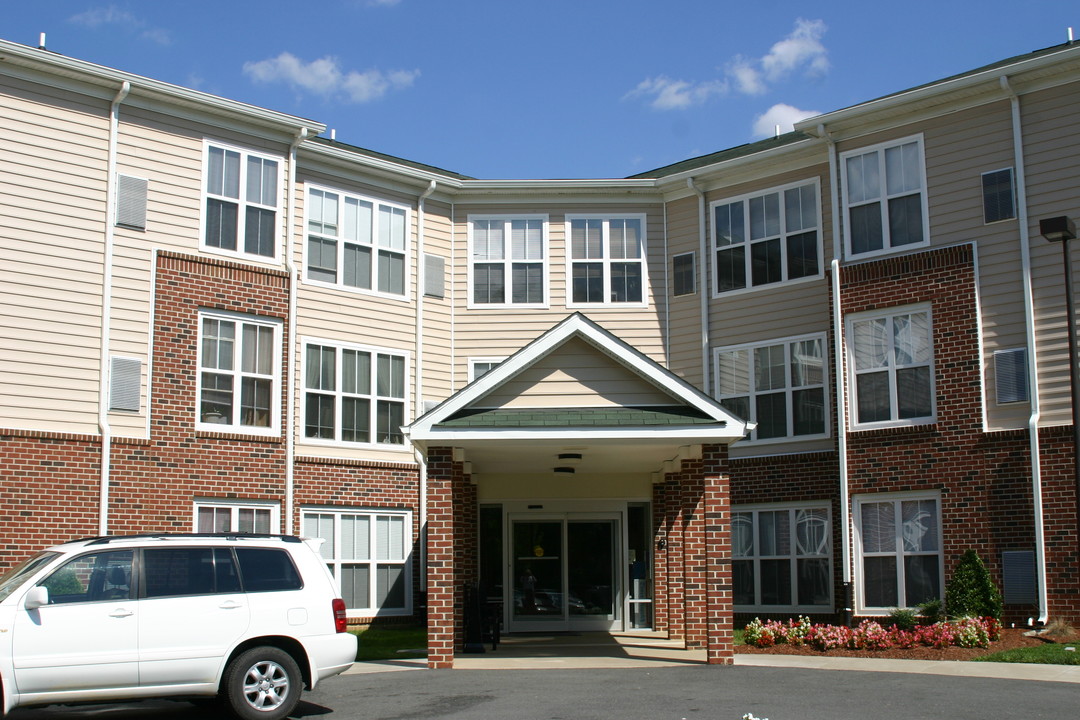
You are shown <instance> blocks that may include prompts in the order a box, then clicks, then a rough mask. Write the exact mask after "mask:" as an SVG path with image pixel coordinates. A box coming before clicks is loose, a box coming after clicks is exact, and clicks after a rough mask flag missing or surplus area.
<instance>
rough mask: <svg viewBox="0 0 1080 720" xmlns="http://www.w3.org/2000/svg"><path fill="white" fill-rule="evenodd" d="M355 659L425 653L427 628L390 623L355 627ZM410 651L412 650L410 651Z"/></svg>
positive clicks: (408, 655)
mask: <svg viewBox="0 0 1080 720" xmlns="http://www.w3.org/2000/svg"><path fill="white" fill-rule="evenodd" d="M349 632H351V633H353V634H354V635H356V637H357V639H358V640H359V642H358V643H357V648H356V659H357V661H360V662H362V661H364V660H394V659H398V660H400V659H401V658H417V657H424V656H425V655H427V628H426V627H423V626H417V625H400V626H399V625H390V626H383V627H378V626H377V627H367V628H357V629H355V630H350V631H349ZM410 651H412V652H410Z"/></svg>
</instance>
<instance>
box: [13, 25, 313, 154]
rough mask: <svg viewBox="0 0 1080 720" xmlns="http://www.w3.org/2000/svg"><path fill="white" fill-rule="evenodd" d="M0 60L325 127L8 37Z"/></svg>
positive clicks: (221, 109) (215, 109)
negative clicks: (22, 42) (20, 42)
mask: <svg viewBox="0 0 1080 720" xmlns="http://www.w3.org/2000/svg"><path fill="white" fill-rule="evenodd" d="M2 63H10V64H11V65H13V66H19V67H23V68H29V69H33V70H37V71H38V72H43V73H46V74H54V75H58V76H60V77H67V78H70V79H74V80H80V81H82V82H85V83H87V84H90V85H97V86H103V87H107V88H110V89H113V90H115V89H116V88H119V87H120V86H121V85H123V84H124V83H125V82H128V83H131V93H132V94H133V95H140V96H143V97H147V98H150V99H158V100H161V101H167V102H171V103H176V104H179V105H184V106H188V107H195V108H199V109H202V110H203V111H205V112H209V113H213V114H217V115H227V116H235V115H240V116H242V117H243V118H244V119H245V120H247V121H249V122H253V123H257V124H261V125H268V126H271V127H276V128H280V129H281V130H282V131H288V132H290V133H295V132H296V131H298V130H300V129H304V128H306V129H307V130H308V132H310V133H313V134H318V133H321V132H323V131H324V130H326V126H325V125H324V124H322V123H318V122H315V121H314V120H308V119H306V118H301V117H297V116H295V115H288V114H286V113H281V112H276V111H274V110H267V109H266V108H261V107H258V106H256V105H249V104H248V103H243V102H239V101H236V100H228V99H226V98H223V97H219V96H217V95H211V94H209V93H204V92H201V91H199V90H192V89H190V88H185V87H181V86H179V85H173V84H171V83H167V82H162V81H160V80H154V79H152V78H148V77H144V76H142V75H136V74H134V73H129V72H124V71H122V70H115V69H113V68H109V67H105V66H104V65H96V64H94V63H91V62H87V61H85V60H78V59H76V58H70V57H66V56H64V55H59V54H57V53H54V52H51V51H49V50H41V49H39V48H33V47H29V46H27V45H20V44H18V43H13V42H10V41H8V40H0V64H2Z"/></svg>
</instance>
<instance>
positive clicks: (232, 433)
mask: <svg viewBox="0 0 1080 720" xmlns="http://www.w3.org/2000/svg"><path fill="white" fill-rule="evenodd" d="M195 437H197V438H215V439H218V440H245V441H247V442H264V443H270V444H274V445H279V444H281V443H282V442H284V440H283V439H282V437H281V436H280V435H253V434H251V433H246V432H244V431H243V430H233V429H229V430H204V429H202V428H196V429H195Z"/></svg>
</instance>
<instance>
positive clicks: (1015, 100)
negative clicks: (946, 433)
mask: <svg viewBox="0 0 1080 720" xmlns="http://www.w3.org/2000/svg"><path fill="white" fill-rule="evenodd" d="M999 82H1000V84H1001V89H1002V90H1003V91H1004V92H1005V94H1006V95H1007V96H1008V98H1009V104H1010V106H1011V110H1012V135H1013V163H1014V165H1015V166H1016V198H1017V202H1016V209H1017V224H1018V225H1019V228H1020V277H1021V280H1022V281H1023V288H1024V330H1025V333H1026V339H1027V346H1028V357H1027V362H1028V367H1027V371H1028V387H1029V388H1030V390H1029V397H1030V398H1031V400H1030V402H1031V414H1030V415H1029V416H1028V443H1029V446H1030V449H1029V453H1030V455H1031V497H1032V512H1033V514H1034V518H1033V520H1034V522H1035V576H1036V584H1037V585H1038V594H1039V595H1038V603H1039V619H1038V622H1039V624H1041V625H1045V624H1046V621H1047V620H1048V618H1049V597H1048V593H1047V589H1046V528H1045V524H1044V521H1043V487H1042V458H1041V456H1040V454H1039V419H1040V417H1041V415H1042V408H1041V406H1040V403H1039V362H1038V355H1037V345H1036V337H1035V301H1034V293H1033V291H1032V280H1031V233H1030V232H1029V230H1028V212H1027V205H1028V203H1027V185H1026V180H1025V176H1024V138H1023V125H1022V120H1021V117H1020V97H1019V96H1018V95H1017V94H1016V91H1015V90H1014V89H1013V87H1012V86H1011V85H1010V84H1009V77H1008V76H1007V75H1002V76H1001V77H1000V79H999Z"/></svg>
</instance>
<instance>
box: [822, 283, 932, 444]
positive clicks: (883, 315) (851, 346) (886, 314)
mask: <svg viewBox="0 0 1080 720" xmlns="http://www.w3.org/2000/svg"><path fill="white" fill-rule="evenodd" d="M916 313H926V320H927V332H928V333H929V349H930V360H929V362H912V363H906V364H897V362H896V348H895V344H894V334H893V332H892V328H893V323H894V318H896V317H898V316H901V315H912V314H916ZM880 319H885V320H886V321H887V328H888V331H887V336H888V339H889V350H888V355H889V356H888V358H887V365H886V366H885V367H884V368H872V369H865V370H860V369H859V368H858V367H857V365H856V352H855V338H854V326H855V324H856V323H858V322H863V321H873V320H880ZM844 339H845V346H846V348H847V363H848V378H847V380H848V392H849V397H850V398H851V399H852V402H851V412H850V413H849V414H850V420H849V423H850V428H851V429H852V430H871V429H875V428H883V427H905V426H914V425H930V424H932V423H935V422H937V378H936V360H935V355H936V347H935V343H934V316H933V312H932V311H931V307H930V304H929V303H920V304H918V305H905V306H902V307H891V308H885V309H882V310H874V311H870V312H863V313H854V314H851V315H848V316H846V317H845V318H844ZM924 366H925V367H927V368H929V374H930V414H929V415H923V416H919V417H913V418H901V417H899V410H900V408H899V404H898V402H897V399H898V394H899V393H898V388H897V377H896V376H897V371H898V370H904V369H911V368H916V367H924ZM882 370H884V371H887V372H888V382H889V413H890V418H889V419H888V420H876V421H871V422H860V421H859V393H858V389H859V388H858V377H859V375H862V374H869V373H874V372H882Z"/></svg>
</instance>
